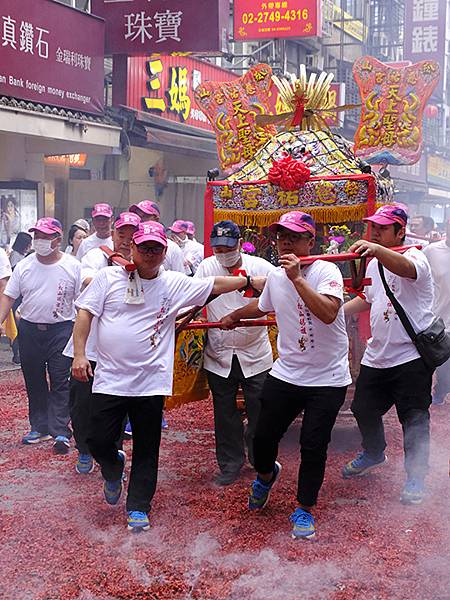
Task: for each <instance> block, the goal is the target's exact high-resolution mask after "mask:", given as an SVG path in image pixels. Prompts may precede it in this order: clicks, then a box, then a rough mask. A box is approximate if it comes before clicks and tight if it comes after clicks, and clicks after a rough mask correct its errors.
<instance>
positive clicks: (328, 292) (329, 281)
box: [316, 262, 344, 302]
mask: <svg viewBox="0 0 450 600" xmlns="http://www.w3.org/2000/svg"><path fill="white" fill-rule="evenodd" d="M316 291H317V293H319V294H323V295H324V296H333V297H335V298H339V300H340V301H341V302H344V280H343V278H342V273H341V272H340V270H339V269H338V267H337V266H336V265H333V264H330V263H325V262H324V264H323V265H321V273H320V281H319V285H318V286H317V290H316Z"/></svg>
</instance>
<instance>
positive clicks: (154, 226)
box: [133, 221, 167, 248]
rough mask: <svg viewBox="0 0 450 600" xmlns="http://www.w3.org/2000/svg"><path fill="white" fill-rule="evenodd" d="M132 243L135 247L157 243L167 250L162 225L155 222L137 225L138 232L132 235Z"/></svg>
mask: <svg viewBox="0 0 450 600" xmlns="http://www.w3.org/2000/svg"><path fill="white" fill-rule="evenodd" d="M133 242H134V243H135V244H137V245H139V244H143V243H144V242H158V244H162V245H163V246H164V247H165V248H167V237H166V232H165V230H164V225H161V223H156V222H155V221H147V222H146V223H139V227H138V230H137V231H136V233H135V234H134V235H133Z"/></svg>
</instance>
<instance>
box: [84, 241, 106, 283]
mask: <svg viewBox="0 0 450 600" xmlns="http://www.w3.org/2000/svg"><path fill="white" fill-rule="evenodd" d="M107 266H108V258H107V256H106V255H105V253H104V252H103V250H100V248H93V249H92V250H89V252H88V253H87V254H85V255H84V256H83V258H82V259H81V282H82V283H84V281H85V280H86V279H92V278H93V277H94V276H95V275H96V274H97V273H98V271H100V269H103V268H104V267H107Z"/></svg>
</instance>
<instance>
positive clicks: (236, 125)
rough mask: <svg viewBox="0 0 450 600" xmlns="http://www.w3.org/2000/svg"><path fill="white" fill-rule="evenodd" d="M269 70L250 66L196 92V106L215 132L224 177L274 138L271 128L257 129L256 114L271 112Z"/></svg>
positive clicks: (268, 126)
mask: <svg viewBox="0 0 450 600" xmlns="http://www.w3.org/2000/svg"><path fill="white" fill-rule="evenodd" d="M271 88H272V69H271V67H270V66H269V65H265V64H260V65H255V66H253V67H252V68H251V69H250V70H249V71H248V72H247V73H245V75H243V76H242V77H239V79H236V80H235V81H231V82H225V81H222V82H212V81H207V82H206V83H204V84H202V85H199V86H198V87H197V88H196V90H195V101H196V103H197V106H198V107H199V108H200V109H201V110H202V111H203V112H204V113H205V114H206V115H207V117H208V119H209V121H210V123H211V124H212V126H213V128H214V131H215V133H216V140H217V151H218V155H219V160H220V166H221V167H222V169H223V171H224V172H225V173H226V174H230V173H233V172H235V171H236V170H237V169H239V168H240V167H242V166H243V165H244V164H245V163H247V162H248V161H250V160H251V159H253V158H254V156H255V154H256V152H257V151H258V150H259V149H260V148H262V147H263V146H264V145H265V144H266V143H267V142H268V141H269V140H270V139H271V138H272V137H273V136H275V135H276V129H275V127H274V126H273V125H265V126H259V125H258V124H257V122H256V117H257V115H267V114H269V113H270V108H271V107H270V94H271Z"/></svg>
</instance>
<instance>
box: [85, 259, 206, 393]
mask: <svg viewBox="0 0 450 600" xmlns="http://www.w3.org/2000/svg"><path fill="white" fill-rule="evenodd" d="M213 285H214V279H213V278H208V279H193V278H191V277H186V275H183V274H181V273H174V272H171V271H161V272H160V274H159V275H158V277H156V278H155V279H151V280H146V279H143V280H142V286H143V290H144V298H145V302H144V303H143V304H126V303H125V294H126V290H127V287H128V273H126V271H125V270H124V269H122V267H108V268H107V269H102V270H101V271H99V272H98V273H97V275H96V276H95V277H94V279H93V281H92V282H91V283H90V284H89V285H88V287H87V288H86V289H85V290H84V291H83V292H82V294H81V295H80V297H79V298H78V300H77V302H76V305H77V308H82V309H85V310H87V311H89V312H90V313H91V314H93V315H94V316H95V317H98V329H97V368H96V370H95V377H94V385H93V391H94V392H97V393H101V394H112V395H114V396H159V395H170V394H171V393H172V378H173V363H174V346H175V320H176V316H177V313H178V311H179V310H180V309H181V308H184V307H186V306H192V305H197V304H204V303H205V302H206V300H207V298H208V296H209V295H210V293H211V291H212V288H213Z"/></svg>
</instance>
